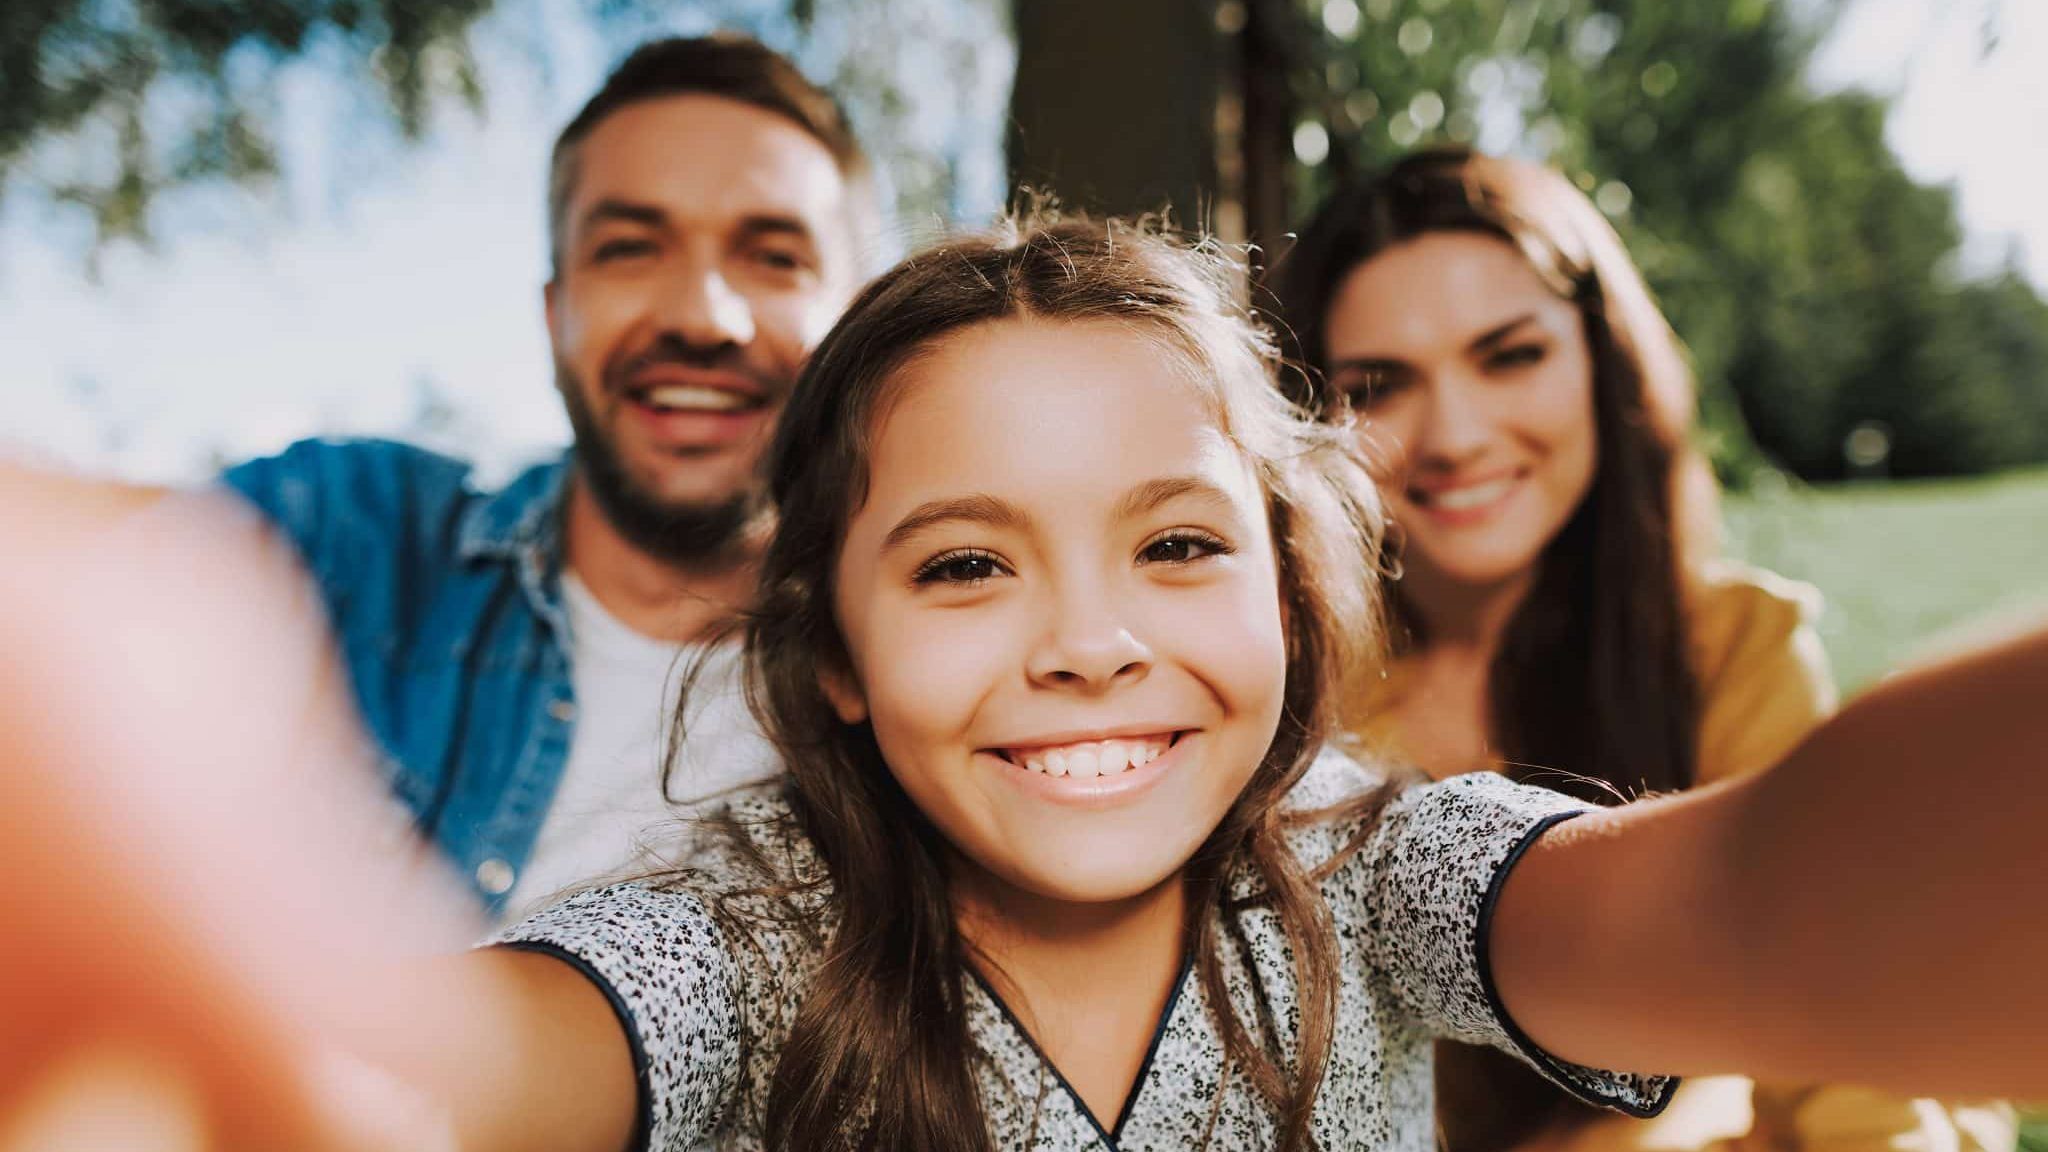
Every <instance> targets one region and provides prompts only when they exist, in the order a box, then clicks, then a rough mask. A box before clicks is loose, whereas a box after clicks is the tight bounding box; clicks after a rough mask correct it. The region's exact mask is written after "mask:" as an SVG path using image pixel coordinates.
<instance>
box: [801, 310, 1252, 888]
mask: <svg viewBox="0 0 2048 1152" xmlns="http://www.w3.org/2000/svg"><path fill="white" fill-rule="evenodd" d="M1193 371H1194V370H1193V365H1192V361H1191V359H1190V357H1188V356H1187V355H1186V354H1185V353H1184V352H1182V351H1180V350H1178V349H1176V348H1174V347H1172V346H1171V345H1170V343H1169V342H1167V341H1165V340H1160V339H1152V338H1147V337H1145V336H1142V335H1139V336H1134V334H1133V331H1132V329H1131V328H1130V327H1128V326H1126V325H1123V324H1118V323H1115V322H1109V321H1085V322H1073V321H1062V322H1055V321H1046V320H1037V319H1028V318H1024V319H1012V320H1000V321H994V322H989V323H984V324H981V325H978V326H975V327H972V328H968V329H965V330H963V331H961V332H959V333H957V334H955V335H953V336H950V337H947V338H946V339H945V340H943V341H942V342H940V343H939V344H937V345H936V346H934V347H932V348H931V349H930V350H928V351H927V352H925V353H923V354H922V355H921V356H919V357H917V358H914V359H913V360H912V361H911V362H910V363H909V364H907V365H905V366H904V367H903V368H902V369H900V370H899V372H898V374H897V376H896V377H895V379H894V381H893V382H892V384H891V388H892V390H893V391H892V392H891V393H890V394H889V396H888V398H887V399H886V400H884V401H883V402H882V403H881V406H880V409H879V415H878V416H877V417H876V418H875V422H874V426H873V432H872V437H873V443H872V445H871V448H870V453H871V455H870V459H871V460H872V464H871V466H870V473H869V475H868V477H867V481H868V483H867V490H866V493H865V499H864V500H862V502H861V503H860V504H859V506H858V508H857V509H856V511H855V512H854V514H853V516H852V519H851V520H850V521H849V523H848V525H847V528H846V542H845V544H844V546H843V547H842V549H841V550H840V555H839V563H838V575H837V578H836V581H835V584H836V586H835V590H834V601H835V606H836V613H837V617H838V622H839V625H840V628H841V630H842V632H843V634H844V636H845V641H846V646H847V655H848V657H849V662H850V664H851V671H852V676H851V677H850V678H848V677H831V676H828V677H826V678H825V683H826V689H827V692H828V694H829V695H830V696H831V697H832V699H833V702H834V706H835V708H836V709H837V710H838V711H839V713H840V715H841V717H842V719H845V720H847V721H848V722H861V721H866V722H867V723H869V724H870V725H871V726H872V728H873V731H874V735H875V741H876V743H877V744H878V745H879V746H880V749H881V752H882V755H883V759H884V760H886V761H887V763H888V766H889V771H890V772H891V773H892V774H893V775H894V776H895V777H896V780H897V782H898V783H899V784H900V785H901V786H902V788H903V789H904V791H905V792H906V793H907V794H908V795H909V796H910V798H911V799H912V801H913V802H914V803H916V805H917V807H918V808H919V810H920V811H922V812H923V813H924V814H925V815H926V816H927V817H929V818H930V819H931V820H932V822H933V823H934V824H935V825H937V826H938V828H939V830H940V831H941V832H942V833H943V834H944V835H945V837H946V839H947V840H948V841H950V842H951V844H952V845H953V846H954V847H955V848H957V849H958V850H959V851H960V853H961V854H962V856H964V857H965V858H966V859H967V860H968V861H969V862H970V863H971V864H972V865H974V866H975V867H976V868H977V869H979V870H983V871H985V872H986V873H987V874H989V875H990V876H992V877H994V878H996V879H997V880H998V881H999V882H1001V883H1002V884H1004V885H1006V886H1009V887H1012V888H1017V889H1022V890H1024V891H1026V892H1029V893H1031V894H1033V895H1034V896H1036V897H1039V898H1044V899H1052V900H1055V901H1067V902H1083V903H1094V902H1099V901H1111V900H1122V899H1127V898H1130V897H1132V896H1136V895H1138V894H1141V893H1146V892H1150V891H1152V890H1153V889H1155V888H1156V887H1157V886H1158V885H1159V884H1160V883H1161V882H1162V881H1164V880H1166V879H1167V878H1169V877H1171V876H1172V875H1174V874H1175V873H1177V872H1178V870H1179V869H1180V867H1181V866H1182V864H1183V863H1185V862H1186V861H1187V859H1188V858H1189V857H1190V856H1192V855H1193V854H1194V852H1195V850H1196V849H1197V848H1198V847H1199V846H1200V845H1201V843H1202V841H1203V840H1204V839H1206V838H1207V837H1208V835H1209V833H1210V832H1211V831H1212V830H1213V829H1214V828H1215V827H1216V826H1217V824H1218V823H1219V822H1220V821H1221V820H1222V818H1223V814H1224V813H1225V812H1226V811H1227V810H1228V809H1229V808H1230V806H1231V804H1232V803H1233V802H1235V800H1236V798H1237V796H1238V793H1239V792H1240V791H1242V790H1243V788H1244V786H1245V783H1246V781H1248V780H1249V779H1250V778H1251V775H1252V773H1253V772H1254V771H1255V770H1256V769H1257V768H1258V766H1259V764H1260V763H1261V761H1262V760H1263V759H1264V757H1265V755H1266V752H1267V750H1268V748H1269V747H1270V746H1271V744H1272V742H1273V738H1274V733H1275V731H1276V729H1277V727H1278V724H1279V718H1280V707H1281V699H1282V693H1283V692H1284V685H1285V683H1286V674H1285V669H1286V641H1285V638H1284V634H1283V631H1282V628H1281V613H1280V593H1279V583H1278V579H1279V578H1278V572H1277V569H1276V566H1275V562H1274V552H1273V540H1272V531H1271V528H1270V526H1269V524H1268V521H1267V510H1266V506H1265V498H1264V495H1263V491H1262V488H1261V486H1260V484H1259V481H1258V479H1257V478H1256V476H1255V475H1254V474H1253V472H1252V470H1251V467H1250V465H1249V463H1248V462H1247V459H1246V456H1245V453H1244V452H1243V451H1242V450H1241V449H1240V448H1238V447H1237V446H1236V445H1235V444H1233V443H1232V442H1231V440H1230V439H1229V438H1228V437H1227V436H1226V435H1225V433H1224V432H1223V430H1222V428H1221V427H1220V426H1219V421H1218V419H1217V416H1216V414H1215V408H1214V405H1213V403H1212V402H1211V401H1209V400H1207V399H1205V398H1204V395H1203V393H1202V390H1201V388H1200V387H1199V386H1198V384H1197V380H1198V378H1197V377H1195V376H1194V375H1193Z"/></svg>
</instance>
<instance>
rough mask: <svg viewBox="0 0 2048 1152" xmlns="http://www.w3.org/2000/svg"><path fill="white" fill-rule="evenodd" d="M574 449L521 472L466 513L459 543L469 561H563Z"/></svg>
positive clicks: (553, 565) (555, 564)
mask: <svg viewBox="0 0 2048 1152" xmlns="http://www.w3.org/2000/svg"><path fill="white" fill-rule="evenodd" d="M572 459H573V457H572V455H571V453H569V452H564V453H563V454H562V455H561V456H559V457H557V458H555V459H554V460H550V461H548V462H546V463H543V464H536V465H534V466H533V467H531V468H528V469H527V470H526V471H524V472H521V473H520V474H519V475H518V476H517V477H516V478H514V479H513V481H512V482H511V483H510V484H507V485H506V486H505V487H504V488H503V489H502V490H500V491H499V492H498V493H497V494H496V495H494V496H491V497H490V498H488V499H485V500H482V501H479V502H478V503H476V504H475V505H473V506H472V507H471V508H470V509H469V510H468V511H467V512H465V513H463V516H462V519H461V522H460V524H459V525H458V527H457V529H456V538H455V546H456V549H457V550H458V551H459V552H460V554H461V556H462V558H463V559H464V560H482V559H493V560H507V561H512V560H518V559H520V558H522V557H530V558H531V559H533V560H535V561H539V562H540V566H541V567H542V568H544V569H545V570H547V571H550V572H552V571H554V570H556V569H558V568H559V567H560V566H561V560H562V516H561V512H562V498H563V496H564V494H565V493H566V490H567V489H566V485H567V483H568V478H569V469H570V463H571V460H572Z"/></svg>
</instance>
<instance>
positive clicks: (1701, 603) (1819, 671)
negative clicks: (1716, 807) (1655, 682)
mask: <svg viewBox="0 0 2048 1152" xmlns="http://www.w3.org/2000/svg"><path fill="white" fill-rule="evenodd" d="M1820 615H1821V595H1820V590H1819V589H1817V588H1815V587H1813V586H1812V585H1811V584H1805V583H1802V582H1800V581H1797V580H1791V579H1787V578H1786V577H1783V576H1780V575H1778V574H1777V573H1774V572H1770V571H1767V570H1765V569H1762V568H1757V567H1753V566H1751V565H1747V564H1740V563H1736V562H1734V561H1725V560H1723V561H1716V562H1714V563H1711V564H1708V565H1705V566H1703V567H1702V568H1701V569H1700V570H1699V571H1698V572H1697V573H1696V574H1695V575H1694V578H1693V579H1692V581H1691V582H1690V585H1689V587H1688V589H1687V619H1688V632H1689V638H1690V644H1691V654H1692V662H1693V672H1694V675H1695V676H1696V677H1697V678H1698V683H1699V689H1700V752H1699V758H1698V760H1699V778H1700V779H1701V780H1702V781H1703V782H1704V781H1711V780H1716V779H1723V778H1726V777H1730V776H1738V775H1742V774H1745V773H1747V772H1752V771H1756V770H1759V769H1762V768H1765V767H1768V766H1770V765H1771V764H1773V763H1775V762H1776V761H1777V760H1778V759H1779V758H1780V757H1782V756H1783V755H1784V754H1785V753H1786V752H1788V751H1790V750H1791V746H1792V745H1793V744H1796V743H1797V742H1798V741H1799V739H1800V738H1802V737H1804V736H1805V734H1806V732H1807V730H1808V729H1810V728H1811V727H1812V726H1813V725H1814V724H1816V723H1818V722H1819V721H1820V720H1821V719H1822V718H1823V717H1825V716H1827V715H1828V714H1829V713H1830V712H1832V711H1833V710H1834V707H1835V703H1836V694H1835V686H1834V675H1833V672H1832V671H1831V670H1830V668H1829V666H1828V658H1827V651H1826V649H1825V648H1824V647H1823V646H1822V644H1821V639H1820V633H1819V631H1818V630H1817V629H1816V627H1815V625H1816V624H1817V623H1818V621H1819V619H1820Z"/></svg>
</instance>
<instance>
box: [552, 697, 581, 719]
mask: <svg viewBox="0 0 2048 1152" xmlns="http://www.w3.org/2000/svg"><path fill="white" fill-rule="evenodd" d="M548 715H550V716H553V717H554V718H555V719H557V720H560V721H561V722H562V723H564V724H567V723H568V722H569V721H571V720H574V719H576V702H575V701H574V700H554V701H550V702H549V703H548Z"/></svg>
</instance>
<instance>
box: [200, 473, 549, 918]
mask: <svg viewBox="0 0 2048 1152" xmlns="http://www.w3.org/2000/svg"><path fill="white" fill-rule="evenodd" d="M469 471H470V470H469V466H468V465H466V464H463V463H461V462H459V461H456V460H451V459H449V458H447V457H445V456H440V455H436V454H434V453H432V452H428V451H425V450H423V449H420V448H415V447H412V446H410V445H406V444H398V443H393V442H391V441H388V440H357V441H345V442H336V441H311V440H309V441H302V442H300V443H297V444H294V445H292V446H291V447H290V448H288V449H286V450H285V451H284V453H282V454H281V455H278V456H272V457H267V458H265V459H260V460H251V461H249V462H248V463H246V464H242V465H239V466H237V467H235V468H232V469H230V470H229V471H228V472H227V473H226V474H224V475H223V476H222V482H223V483H225V484H226V485H227V486H228V487H229V488H231V489H233V490H234V491H236V492H238V493H240V494H241V495H242V496H244V497H246V498H247V499H248V500H249V501H250V502H252V503H254V504H255V506H256V507H257V508H258V509H259V510H260V511H261V512H262V513H263V515H264V516H265V517H267V518H268V519H269V520H271V521H272V522H273V523H275V524H276V525H277V527H278V528H279V529H280V530H281V531H282V532H283V533H284V534H285V535H286V536H287V537H289V538H290V539H291V540H292V541H293V543H294V544H295V545H296V546H297V548H298V550H299V552H300V553H301V554H302V556H303V557H304V560H305V563H306V566H307V567H308V568H309V569H310V570H311V572H312V574H313V577H314V579H315V580H316V581H317V582H318V583H319V586H320V589H321V593H322V596H323V598H324V599H325V601H326V604H327V608H328V612H329V615H330V618H331V622H332V625H333V629H334V632H335V636H336V639H337V641H338V643H339V644H340V646H341V649H342V653H343V656H344V657H345V658H346V660H347V663H348V669H349V673H350V678H351V680H352V681H353V682H354V684H355V693H356V701H357V705H358V707H359V708H360V709H361V711H362V717H363V720H364V722H365V723H366V724H367V726H368V727H369V730H370V732H371V734H372V735H373V736H374V737H375V738H376V740H377V741H378V743H379V744H380V745H381V747H382V749H383V751H384V753H385V755H386V757H387V758H388V760H389V761H390V768H391V774H392V787H393V790H394V791H395V792H396V793H397V795H398V797H399V799H401V800H402V801H404V803H405V804H406V805H407V806H408V807H409V808H410V809H411V810H412V812H413V815H414V817H415V819H416V820H417V821H418V824H419V827H420V829H421V831H422V832H423V833H424V834H425V835H427V836H429V837H431V838H432V839H433V840H434V841H436V842H437V843H438V844H439V845H440V846H441V848H442V849H443V851H445V852H446V853H447V855H448V857H449V859H451V860H452V861H453V862H454V864H455V866H456V867H457V868H458V869H459V870H460V871H461V873H462V875H463V876H464V877H466V878H467V879H468V881H469V883H470V885H471V886H472V887H473V888H474V889H475V891H476V893H477V895H478V897H479V898H480V899H481V900H482V901H483V902H484V903H485V905H486V906H487V907H488V908H489V910H490V911H491V912H492V913H493V914H495V913H497V912H498V911H499V910H500V909H499V905H500V903H501V902H502V900H503V897H504V895H505V893H506V892H508V891H510V890H511V888H512V885H513V883H514V881H515V880H516V879H517V877H518V874H519V870H520V869H521V868H522V867H524V865H525V863H526V859H527V856H528V854H529V853H530V852H531V851H532V849H533V843H534V839H535V838H536V837H537V836H538V835H539V833H540V826H541V822H542V820H543V818H545V816H546V815H547V810H548V804H549V802H550V801H551V800H552V799H553V797H554V793H555V786H556V785H557V784H558V783H559V782H560V780H561V777H562V769H563V766H564V764H565V763H566V761H567V759H568V754H569V740H570V736H571V734H572V732H573V728H574V725H575V721H576V703H575V699H574V694H573V689H572V687H571V683H572V682H571V678H570V667H569V661H570V657H569V627H568V621H567V617H566V616H565V615H564V613H563V608H562V600H561V585H560V573H561V563H562V542H561V506H562V496H563V482H564V479H565V478H566V477H567V475H568V474H569V459H568V457H567V456H566V455H565V456H563V457H562V458H560V459H557V460H555V461H553V462H551V463H547V464H542V465H539V466H536V467H534V468H531V469H529V470H528V471H526V472H525V473H523V474H522V475H520V476H519V477H518V478H517V479H515V480H513V481H512V483H511V484H510V485H508V486H506V487H505V488H504V489H503V490H502V491H499V492H495V493H490V492H479V491H477V490H476V488H475V487H474V486H472V484H471V483H470V477H469Z"/></svg>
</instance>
